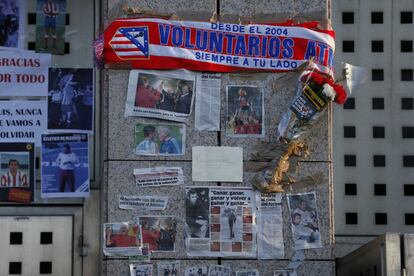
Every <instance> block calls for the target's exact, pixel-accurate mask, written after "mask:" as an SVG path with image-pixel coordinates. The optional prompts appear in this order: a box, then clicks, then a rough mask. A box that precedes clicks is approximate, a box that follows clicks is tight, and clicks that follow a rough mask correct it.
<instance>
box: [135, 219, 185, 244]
mask: <svg viewBox="0 0 414 276" xmlns="http://www.w3.org/2000/svg"><path fill="white" fill-rule="evenodd" d="M139 223H140V226H141V231H142V242H143V243H146V244H148V246H149V250H150V252H173V251H175V237H176V234H177V220H176V218H175V217H171V216H140V217H139Z"/></svg>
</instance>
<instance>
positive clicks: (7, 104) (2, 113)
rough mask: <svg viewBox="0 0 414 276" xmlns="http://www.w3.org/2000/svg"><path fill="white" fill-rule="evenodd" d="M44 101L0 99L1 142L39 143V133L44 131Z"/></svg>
mask: <svg viewBox="0 0 414 276" xmlns="http://www.w3.org/2000/svg"><path fill="white" fill-rule="evenodd" d="M46 114H47V103H46V101H43V100H41V101H37V100H33V101H31V100H27V101H9V100H4V101H3V100H0V125H1V127H0V139H1V141H2V142H10V143H16V142H22V143H24V142H28V141H34V142H35V144H36V146H40V145H41V134H42V133H44V132H45V131H46V119H47V118H46Z"/></svg>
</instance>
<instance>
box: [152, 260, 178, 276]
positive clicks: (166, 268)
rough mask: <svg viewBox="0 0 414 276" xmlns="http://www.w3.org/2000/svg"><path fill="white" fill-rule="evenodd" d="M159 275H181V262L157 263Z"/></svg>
mask: <svg viewBox="0 0 414 276" xmlns="http://www.w3.org/2000/svg"><path fill="white" fill-rule="evenodd" d="M157 275H158V276H166V275H171V276H172V275H174V276H175V275H181V273H180V261H174V262H158V263H157Z"/></svg>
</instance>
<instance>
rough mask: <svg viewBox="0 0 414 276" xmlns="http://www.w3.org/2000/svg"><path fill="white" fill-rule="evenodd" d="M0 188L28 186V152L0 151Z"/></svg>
mask: <svg viewBox="0 0 414 276" xmlns="http://www.w3.org/2000/svg"><path fill="white" fill-rule="evenodd" d="M0 162H1V181H0V188H10V187H30V161H29V153H28V152H0Z"/></svg>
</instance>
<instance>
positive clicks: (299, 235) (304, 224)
mask: <svg viewBox="0 0 414 276" xmlns="http://www.w3.org/2000/svg"><path fill="white" fill-rule="evenodd" d="M287 200H288V205H289V214H290V218H291V228H292V235H293V241H294V243H295V250H301V249H309V248H321V247H322V241H321V235H320V230H319V219H318V212H317V206H316V194H315V192H310V193H299V194H290V195H287Z"/></svg>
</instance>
